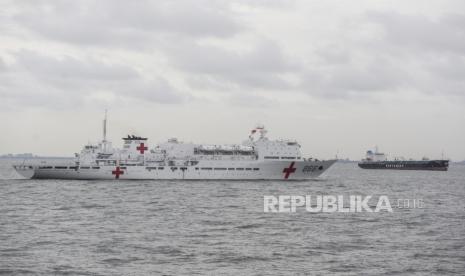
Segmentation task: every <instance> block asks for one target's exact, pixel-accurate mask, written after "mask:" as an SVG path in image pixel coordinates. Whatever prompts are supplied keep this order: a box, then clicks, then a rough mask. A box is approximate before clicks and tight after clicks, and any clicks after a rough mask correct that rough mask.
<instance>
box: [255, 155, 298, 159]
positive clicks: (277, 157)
mask: <svg viewBox="0 0 465 276" xmlns="http://www.w3.org/2000/svg"><path fill="white" fill-rule="evenodd" d="M264 158H265V159H279V156H265V157H264ZM281 159H300V157H297V158H296V157H289V156H283V157H281Z"/></svg>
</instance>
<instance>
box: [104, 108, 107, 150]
mask: <svg viewBox="0 0 465 276" xmlns="http://www.w3.org/2000/svg"><path fill="white" fill-rule="evenodd" d="M106 141H107V110H106V109H105V119H103V142H106Z"/></svg>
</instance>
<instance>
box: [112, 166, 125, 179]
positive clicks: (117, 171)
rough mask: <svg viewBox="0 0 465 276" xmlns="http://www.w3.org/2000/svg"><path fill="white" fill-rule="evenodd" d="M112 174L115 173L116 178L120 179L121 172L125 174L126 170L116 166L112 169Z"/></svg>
mask: <svg viewBox="0 0 465 276" xmlns="http://www.w3.org/2000/svg"><path fill="white" fill-rule="evenodd" d="M111 174H114V175H115V179H118V178H119V176H120V174H124V171H122V170H121V169H120V168H119V167H116V170H114V171H112V172H111Z"/></svg>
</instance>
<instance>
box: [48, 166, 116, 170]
mask: <svg viewBox="0 0 465 276" xmlns="http://www.w3.org/2000/svg"><path fill="white" fill-rule="evenodd" d="M53 168H55V169H58V170H60V169H61V170H63V169H70V170H75V169H77V168H78V167H76V166H69V167H67V166H55V167H52V166H40V167H39V169H41V170H45V169H53ZM121 168H123V167H121ZM79 169H83V170H87V169H95V170H98V169H100V167H86V166H83V167H79Z"/></svg>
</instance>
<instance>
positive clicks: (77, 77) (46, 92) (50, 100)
mask: <svg viewBox="0 0 465 276" xmlns="http://www.w3.org/2000/svg"><path fill="white" fill-rule="evenodd" d="M13 56H14V58H15V63H13V64H12V65H11V66H9V67H7V72H6V73H4V74H2V75H1V80H2V85H0V93H1V94H2V97H3V98H4V102H6V101H7V100H8V101H9V102H10V104H11V103H17V104H21V105H22V106H30V105H34V106H48V107H52V108H58V107H60V106H67V107H77V106H79V105H80V104H82V103H83V101H84V99H85V98H86V97H90V98H92V97H93V95H94V94H98V93H106V95H113V97H112V98H116V99H135V100H143V101H148V102H154V103H182V102H184V101H185V100H187V99H188V97H187V96H185V95H183V94H182V93H179V92H178V91H176V89H174V88H173V87H172V86H171V85H170V84H169V82H168V81H166V80H165V79H163V78H161V77H154V78H150V79H147V78H145V77H143V76H142V75H141V74H139V73H138V72H137V71H136V70H135V69H133V68H131V67H129V66H126V65H121V64H107V63H104V62H102V61H99V60H96V59H92V58H88V59H77V58H74V57H69V56H64V57H61V56H59V57H52V56H45V55H41V54H38V53H37V52H33V51H26V50H23V51H19V52H15V53H14V55H13Z"/></svg>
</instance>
